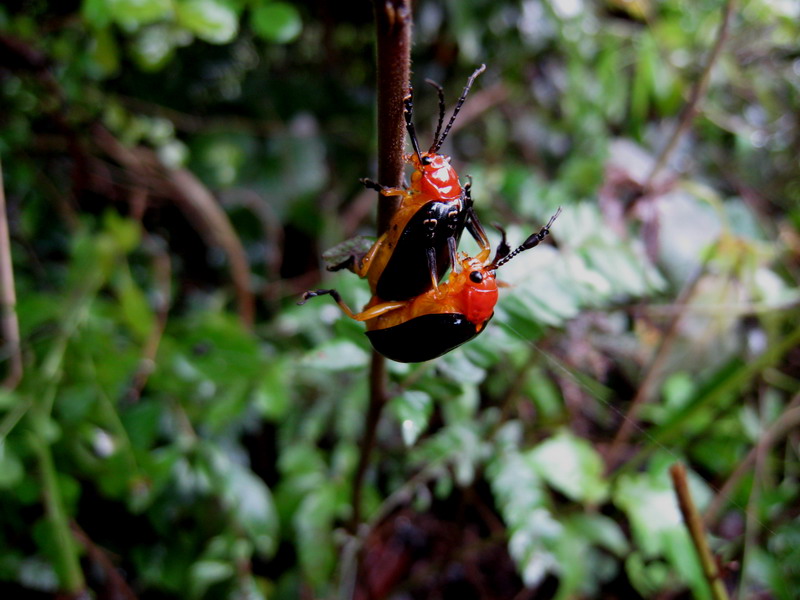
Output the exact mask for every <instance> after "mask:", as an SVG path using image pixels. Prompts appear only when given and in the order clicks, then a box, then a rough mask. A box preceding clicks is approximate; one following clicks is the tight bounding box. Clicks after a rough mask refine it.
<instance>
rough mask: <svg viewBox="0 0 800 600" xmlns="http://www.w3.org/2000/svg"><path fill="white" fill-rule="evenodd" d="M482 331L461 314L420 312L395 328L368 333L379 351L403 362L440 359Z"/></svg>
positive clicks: (391, 358) (389, 357)
mask: <svg viewBox="0 0 800 600" xmlns="http://www.w3.org/2000/svg"><path fill="white" fill-rule="evenodd" d="M490 319H491V317H489V319H487V320H486V321H484V322H483V325H484V326H485V325H486V323H488V322H489V320H490ZM482 330H483V329H481V331H482ZM478 333H479V331H478V328H477V326H476V325H475V324H474V323H472V322H470V321H468V320H467V317H466V316H465V315H462V314H460V313H439V314H429V315H420V316H418V317H415V318H413V319H410V320H408V321H405V322H404V323H400V324H399V325H395V326H393V327H387V328H386V329H375V330H372V331H367V332H366V334H367V337H368V338H369V341H370V342H371V343H372V347H373V348H375V350H377V351H378V352H380V353H381V354H383V355H384V356H385V357H386V358H388V359H390V360H394V361H396V362H401V363H412V362H414V363H416V362H425V361H427V360H432V359H434V358H438V357H439V356H442V355H443V354H447V353H448V352H450V351H451V350H453V349H455V348H458V347H459V346H460V345H461V344H463V343H465V342H468V341H470V340H471V339H472V338H474V337H475V336H476V335H478Z"/></svg>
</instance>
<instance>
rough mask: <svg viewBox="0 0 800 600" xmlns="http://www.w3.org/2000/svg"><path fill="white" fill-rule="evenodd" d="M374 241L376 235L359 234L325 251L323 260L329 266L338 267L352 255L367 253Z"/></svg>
mask: <svg viewBox="0 0 800 600" xmlns="http://www.w3.org/2000/svg"><path fill="white" fill-rule="evenodd" d="M374 243H375V238H374V237H369V236H366V235H357V236H356V237H352V238H350V239H347V240H345V241H343V242H341V243H339V244H336V245H335V246H334V247H333V248H329V249H328V250H326V251H325V252H323V253H322V260H324V261H325V266H326V267H328V268H332V267H337V266H339V265H341V264H342V263H344V262H345V261H347V260H349V259H350V258H352V257H358V256H361V255H363V254H366V253H367V252H369V250H370V248H372V245H373V244H374Z"/></svg>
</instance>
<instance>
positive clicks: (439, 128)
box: [425, 79, 444, 151]
mask: <svg viewBox="0 0 800 600" xmlns="http://www.w3.org/2000/svg"><path fill="white" fill-rule="evenodd" d="M425 83H427V84H428V85H430V86H433V88H434V89H435V90H436V93H437V94H438V95H439V123H437V125H436V133H435V134H434V135H433V144H431V149H433V148H436V143H437V142H438V141H439V134H440V133H441V132H442V125H444V90H443V89H442V86H440V85H439V84H438V83H436V82H435V81H432V80H431V79H426V80H425ZM431 151H433V150H431Z"/></svg>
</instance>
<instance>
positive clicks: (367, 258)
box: [353, 233, 386, 277]
mask: <svg viewBox="0 0 800 600" xmlns="http://www.w3.org/2000/svg"><path fill="white" fill-rule="evenodd" d="M385 241H386V234H385V233H384V234H383V235H382V236H381V237H379V238H378V239H377V240H376V241H375V243H374V244H372V247H371V248H370V249H369V250H368V251H367V253H366V254H365V255H364V256H362V257H361V260H359V261H358V263H357V264H355V265H354V266H353V273H355V274H356V275H358V276H359V277H366V276H367V275H368V274H369V270H370V268H371V267H372V263H373V259H374V258H375V255H376V254H377V253H378V250H380V248H381V246H383V244H384V243H385Z"/></svg>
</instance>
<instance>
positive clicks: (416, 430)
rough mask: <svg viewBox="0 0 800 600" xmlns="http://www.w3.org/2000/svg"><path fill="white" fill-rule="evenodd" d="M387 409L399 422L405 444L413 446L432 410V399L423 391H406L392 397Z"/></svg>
mask: <svg viewBox="0 0 800 600" xmlns="http://www.w3.org/2000/svg"><path fill="white" fill-rule="evenodd" d="M389 409H390V410H391V411H392V413H393V414H394V417H395V418H396V419H397V420H398V421H399V422H400V431H401V432H402V434H403V442H404V443H405V445H406V446H413V445H414V442H416V441H417V439H418V438H419V436H420V434H421V433H422V432H423V431H425V428H426V427H427V426H428V421H429V420H430V418H431V413H432V412H433V401H432V400H431V397H430V396H429V395H428V394H426V393H425V392H418V391H412V390H409V391H406V392H403V394H402V395H400V396H397V397H395V398H393V399H392V401H391V402H390V403H389Z"/></svg>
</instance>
